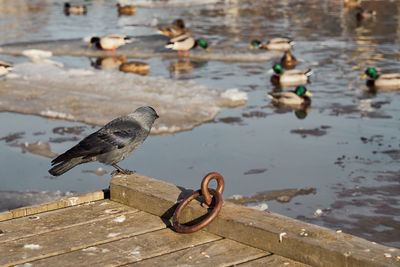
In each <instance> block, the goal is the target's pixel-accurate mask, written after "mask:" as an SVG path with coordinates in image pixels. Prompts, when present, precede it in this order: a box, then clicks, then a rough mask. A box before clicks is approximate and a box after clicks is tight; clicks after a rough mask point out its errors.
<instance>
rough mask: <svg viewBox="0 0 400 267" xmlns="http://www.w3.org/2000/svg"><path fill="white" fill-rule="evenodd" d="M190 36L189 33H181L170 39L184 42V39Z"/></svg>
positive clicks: (173, 41) (174, 41) (172, 41)
mask: <svg viewBox="0 0 400 267" xmlns="http://www.w3.org/2000/svg"><path fill="white" fill-rule="evenodd" d="M189 37H190V35H189V34H187V33H184V34H181V35H178V36H176V37H174V38H172V39H171V40H169V41H170V42H171V43H176V42H183V41H185V40H186V39H188V38H189Z"/></svg>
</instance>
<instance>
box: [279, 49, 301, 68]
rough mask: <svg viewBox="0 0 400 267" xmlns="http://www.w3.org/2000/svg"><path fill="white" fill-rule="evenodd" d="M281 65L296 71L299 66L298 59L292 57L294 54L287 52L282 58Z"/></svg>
mask: <svg viewBox="0 0 400 267" xmlns="http://www.w3.org/2000/svg"><path fill="white" fill-rule="evenodd" d="M281 65H282V67H284V68H285V69H288V70H290V69H294V68H295V67H296V65H297V59H296V57H295V56H293V55H292V53H290V51H285V53H284V54H283V56H282V58H281Z"/></svg>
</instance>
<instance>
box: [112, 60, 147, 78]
mask: <svg viewBox="0 0 400 267" xmlns="http://www.w3.org/2000/svg"><path fill="white" fill-rule="evenodd" d="M119 70H120V71H123V72H132V73H136V74H140V75H147V74H148V73H149V70H150V65H149V64H147V63H144V62H139V61H129V62H125V63H122V64H121V66H119Z"/></svg>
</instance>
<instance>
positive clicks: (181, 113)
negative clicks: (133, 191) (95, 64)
mask: <svg viewBox="0 0 400 267" xmlns="http://www.w3.org/2000/svg"><path fill="white" fill-rule="evenodd" d="M14 68H15V70H14V73H16V74H18V75H20V76H21V77H24V78H23V79H11V80H8V81H7V82H8V83H10V85H11V86H10V88H11V87H12V88H13V90H6V91H5V92H4V101H2V103H0V108H2V109H3V110H7V108H11V107H12V108H13V111H15V112H22V113H30V114H39V115H41V116H45V117H50V118H56V119H65V120H71V121H81V122H85V123H89V124H96V125H104V124H106V123H107V122H109V121H111V120H112V119H114V118H116V117H118V116H121V115H123V114H129V113H131V112H132V111H133V110H135V109H136V108H137V107H139V106H144V105H150V106H153V107H154V108H155V109H156V110H157V113H158V114H159V115H160V119H159V120H157V121H156V123H155V124H154V126H153V129H152V133H153V134H162V133H174V132H179V131H185V130H191V129H193V128H194V127H195V126H197V125H200V124H201V123H203V122H207V121H212V120H213V119H214V118H215V116H216V115H217V114H218V112H219V111H220V110H221V108H223V107H236V106H239V105H243V104H245V103H246V100H247V94H246V93H245V92H240V91H239V90H238V89H229V90H227V91H224V92H221V91H220V90H217V89H213V88H209V87H207V86H204V85H201V84H198V83H197V82H195V81H173V80H169V79H166V78H163V77H152V76H139V75H132V74H129V73H123V72H110V71H104V70H93V69H80V68H65V67H58V66H54V65H51V64H46V63H40V62H37V63H30V62H26V63H20V64H16V65H15V66H14ZM21 100H23V101H21Z"/></svg>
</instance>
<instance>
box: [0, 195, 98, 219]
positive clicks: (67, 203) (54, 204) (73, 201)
mask: <svg viewBox="0 0 400 267" xmlns="http://www.w3.org/2000/svg"><path fill="white" fill-rule="evenodd" d="M102 199H104V191H95V192H89V193H85V194H81V195H76V196H73V197H64V198H61V199H60V200H56V201H51V202H46V203H43V204H38V205H34V206H29V207H22V208H18V209H14V210H11V211H6V212H1V213H0V222H1V221H5V220H11V219H15V218H20V217H23V216H28V215H32V214H37V213H41V212H46V211H50V210H56V209H61V208H65V207H71V206H76V205H79V204H82V203H87V202H91V201H97V200H102Z"/></svg>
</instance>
